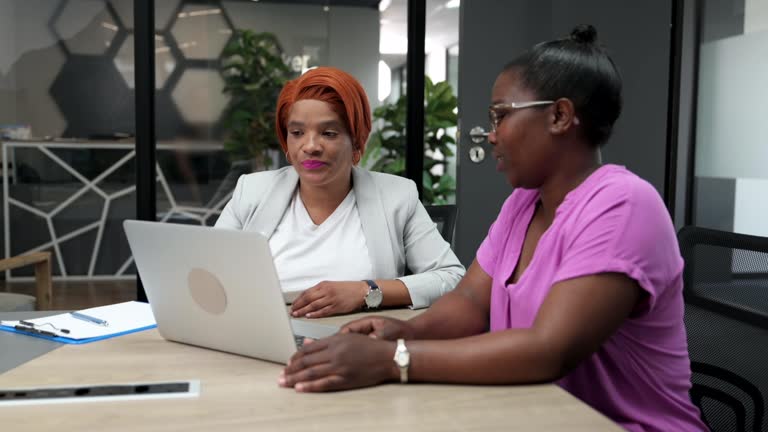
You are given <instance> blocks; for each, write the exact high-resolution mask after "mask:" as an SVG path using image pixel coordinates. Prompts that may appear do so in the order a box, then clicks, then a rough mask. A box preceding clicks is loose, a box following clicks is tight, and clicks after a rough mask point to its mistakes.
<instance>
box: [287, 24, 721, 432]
mask: <svg viewBox="0 0 768 432" xmlns="http://www.w3.org/2000/svg"><path fill="white" fill-rule="evenodd" d="M620 111H621V79H620V77H619V74H618V72H617V70H616V67H615V65H614V63H613V61H612V60H611V59H610V57H609V56H608V55H607V54H606V52H605V51H604V50H603V48H601V47H600V46H599V45H598V44H597V43H596V32H595V29H594V28H593V27H592V26H579V27H577V28H576V29H575V30H574V31H573V32H572V34H571V36H570V37H568V38H565V39H559V40H554V41H550V42H546V43H541V44H538V45H536V46H534V47H533V48H532V49H531V50H529V51H527V52H525V53H524V54H522V55H521V56H520V57H518V58H516V59H515V60H513V61H512V62H511V63H509V64H508V65H507V66H506V67H505V68H504V70H503V71H502V72H501V74H499V76H498V77H497V79H496V82H495V84H494V86H493V91H492V100H491V106H490V120H491V133H490V135H489V136H488V140H489V141H490V142H491V144H493V146H494V151H493V154H494V156H495V158H496V160H497V166H496V168H497V170H498V171H500V172H502V173H503V174H504V175H505V176H506V179H507V181H508V182H509V183H510V184H511V185H512V186H513V187H515V190H514V192H513V193H512V195H511V196H510V197H509V198H508V199H507V200H506V202H505V203H504V205H503V207H502V209H501V212H500V213H499V215H498V217H497V219H496V221H495V222H494V224H493V225H492V226H491V228H490V230H489V232H488V236H487V237H486V238H485V240H484V241H483V243H482V245H481V246H480V248H479V250H478V252H477V257H476V259H475V261H474V262H473V263H472V265H471V267H470V268H469V270H468V271H467V273H466V275H465V276H464V278H463V279H462V281H461V282H460V283H459V285H458V287H457V288H456V290H455V291H453V292H450V293H448V294H446V295H445V296H443V297H442V298H441V299H440V300H438V301H437V302H436V303H435V304H434V305H433V306H432V307H431V308H430V309H429V310H427V311H426V312H424V313H423V314H421V315H419V316H418V317H416V318H414V319H412V320H410V321H407V322H402V321H397V320H393V319H388V318H378V317H377V318H365V319H362V320H358V321H355V322H352V323H350V324H348V325H346V326H345V327H344V328H343V329H342V332H341V334H339V335H336V336H333V337H331V338H328V339H323V340H319V341H315V342H313V343H310V344H307V345H305V347H304V348H303V349H302V350H301V351H300V352H299V353H297V354H296V355H295V356H294V357H293V358H292V360H291V362H290V363H289V365H288V366H287V367H286V368H285V370H284V372H283V374H282V375H281V376H280V380H279V381H280V384H281V385H283V386H286V387H293V388H295V389H296V390H298V391H309V392H311V391H326V390H338V389H346V388H354V387H361V386H367V385H374V384H377V383H381V382H386V381H393V380H401V381H430V382H452V383H472V384H514V383H534V382H551V381H554V382H557V384H559V385H560V386H561V387H563V388H564V389H566V390H567V391H569V392H571V393H572V394H573V395H575V396H576V397H578V398H580V399H581V400H583V401H584V402H586V403H588V404H589V405H591V406H592V407H594V408H595V409H597V410H599V411H600V412H602V413H603V414H605V415H606V416H608V417H610V418H611V419H613V420H614V421H616V422H617V423H619V424H621V425H622V426H623V427H625V428H627V429H629V430H632V431H672V430H674V431H698V430H705V429H706V427H705V425H704V424H703V423H702V422H701V420H700V414H699V411H698V409H697V408H696V407H695V406H694V405H693V404H692V403H691V401H690V398H689V396H688V390H689V388H690V386H691V382H690V378H691V371H690V362H689V359H688V351H687V343H686V334H685V327H684V325H683V299H682V268H683V261H682V259H681V257H680V253H679V249H678V245H677V241H676V237H675V232H674V228H673V226H672V222H671V220H670V217H669V214H668V213H667V210H666V208H665V206H664V203H663V202H662V200H661V199H660V197H659V195H658V193H657V192H656V190H655V189H654V188H653V187H652V186H651V185H650V184H648V183H647V182H645V181H644V180H642V179H640V178H639V177H637V176H636V175H634V174H632V173H631V172H629V171H628V170H626V169H625V168H623V167H620V166H616V165H601V163H600V152H599V148H600V146H601V145H603V144H604V143H605V142H606V141H607V139H608V137H609V136H610V133H611V129H612V127H613V124H614V122H615V121H616V119H617V118H618V116H619V113H620ZM489 329H490V332H489V331H488V330H489ZM366 335H367V336H366ZM394 341H397V342H394ZM393 356H394V359H395V361H394V362H393V360H392V359H393Z"/></svg>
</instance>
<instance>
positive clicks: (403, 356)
mask: <svg viewBox="0 0 768 432" xmlns="http://www.w3.org/2000/svg"><path fill="white" fill-rule="evenodd" d="M393 360H395V364H396V365H397V367H398V368H400V382H401V383H407V382H408V366H410V364H411V354H410V353H409V352H408V348H406V347H405V339H398V340H397V348H396V349H395V357H394V359H393Z"/></svg>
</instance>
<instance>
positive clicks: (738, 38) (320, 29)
mask: <svg viewBox="0 0 768 432" xmlns="http://www.w3.org/2000/svg"><path fill="white" fill-rule="evenodd" d="M417 3H421V4H422V5H423V6H424V7H423V10H422V9H419V10H420V14H419V15H420V16H419V17H414V16H409V4H408V0H391V1H388V0H382V1H378V0H359V1H353V0H349V1H328V0H315V1H312V0H295V1H291V0H281V1H277V0H275V1H267V0H261V1H252V0H247V1H234V0H229V1H200V0H155V2H154V4H155V11H154V12H155V13H154V15H155V16H154V28H155V31H154V41H155V47H154V63H155V65H154V66H155V73H154V81H155V83H154V87H155V90H154V105H153V107H152V108H153V110H154V137H155V138H156V142H155V143H154V148H155V153H154V159H155V162H156V164H155V170H156V181H155V182H154V186H155V189H154V193H155V195H156V200H155V202H154V207H155V209H156V219H157V220H161V221H164V222H173V223H187V224H197V225H212V224H213V223H214V222H215V220H216V218H217V217H218V214H219V213H220V211H221V209H222V207H223V206H224V204H226V202H227V200H228V199H229V197H230V196H231V192H232V189H233V187H234V184H235V181H236V179H237V177H238V176H239V175H241V174H243V173H247V172H251V171H254V170H261V169H269V168H276V167H278V166H283V165H285V160H284V159H283V158H282V155H281V152H280V151H279V146H278V144H277V140H276V139H275V138H274V136H273V135H272V130H271V129H270V128H271V123H270V122H271V119H272V117H271V115H273V114H272V112H271V110H272V109H273V107H274V101H275V98H276V95H277V93H276V92H277V91H279V88H280V85H281V83H282V82H284V81H285V80H286V79H291V78H293V77H296V76H298V75H299V74H301V73H302V72H304V71H306V70H308V69H309V68H312V67H316V66H321V65H330V66H336V67H339V68H341V69H344V70H346V71H348V72H350V73H351V74H353V75H354V76H356V77H357V78H358V79H359V80H360V81H361V82H362V84H363V86H364V87H365V89H366V91H367V93H368V95H369V98H370V102H371V104H372V106H373V108H374V109H375V114H374V120H375V122H374V132H373V134H372V137H371V141H370V142H369V151H368V154H367V155H366V158H365V159H364V161H363V164H364V166H366V167H369V168H371V169H377V170H383V171H387V172H392V173H396V174H400V175H409V174H408V172H407V170H406V165H408V164H409V163H412V156H411V155H412V154H413V152H410V153H409V152H408V151H407V147H409V146H410V147H413V146H418V147H419V148H423V149H424V151H423V160H421V161H418V163H419V164H420V165H421V166H420V168H421V169H419V170H418V171H416V172H417V173H420V175H418V174H417V176H414V175H413V171H411V174H410V176H411V177H415V178H414V179H415V180H419V183H420V184H421V187H422V197H423V200H424V202H425V203H428V204H449V205H455V206H456V207H457V209H458V219H457V225H456V233H457V234H456V240H457V242H461V247H462V248H464V250H469V251H471V250H473V249H474V248H475V247H476V246H477V244H479V240H481V239H479V240H478V238H477V237H478V234H477V232H478V230H486V229H487V226H488V221H491V220H492V219H493V217H494V216H495V211H496V210H498V208H499V207H500V205H501V200H497V199H496V198H495V195H494V196H492V197H491V198H488V199H490V200H491V201H493V202H490V203H487V206H488V208H492V209H493V210H492V211H486V213H487V215H486V216H485V219H483V220H482V221H480V220H477V218H474V217H473V216H472V215H473V214H472V213H471V211H469V210H468V209H467V210H466V211H464V209H465V208H466V207H467V206H474V202H472V201H471V200H470V199H469V198H467V199H463V197H464V196H465V195H463V194H462V192H461V191H462V187H464V190H465V192H466V191H467V190H470V189H471V188H470V187H469V186H466V185H468V184H469V183H470V182H471V181H472V180H471V179H470V178H469V176H468V175H467V174H465V176H464V177H462V165H463V164H465V166H467V167H468V166H469V164H471V163H472V162H470V161H469V159H468V157H467V154H468V151H469V149H470V147H472V146H474V144H475V143H473V142H472V141H471V139H470V137H469V135H468V134H469V129H470V128H471V127H474V126H475V125H476V124H475V122H474V121H473V122H470V121H469V118H470V117H469V114H470V113H463V112H461V111H460V108H461V107H462V106H464V105H463V104H464V102H463V101H464V100H466V99H467V98H470V97H475V98H483V99H484V100H485V99H487V98H488V94H489V93H490V87H488V88H487V89H486V90H485V91H486V94H482V91H483V90H480V91H478V90H477V88H475V87H474V86H473V87H469V86H468V85H466V84H465V83H467V82H468V81H465V80H466V79H467V77H468V76H471V75H470V73H469V72H468V73H467V74H466V75H465V76H464V77H461V78H462V79H460V74H459V72H460V70H461V71H465V70H469V69H468V68H469V66H470V65H469V64H466V63H462V58H463V57H462V52H460V50H459V48H460V46H461V47H462V48H463V47H465V46H469V45H464V40H465V38H469V37H470V35H469V33H468V34H467V35H465V34H461V33H460V29H466V30H467V31H469V29H472V28H481V27H480V26H478V23H477V22H474V21H473V22H470V19H472V18H471V17H473V16H475V17H476V16H479V14H481V13H485V14H493V13H494V12H495V11H496V9H497V8H498V9H500V10H501V9H503V10H504V11H508V10H510V9H514V8H515V7H517V6H518V5H519V6H520V7H521V10H523V8H522V6H523V5H524V4H526V3H531V2H525V1H522V2H502V1H499V2H492V1H480V2H477V1H468V0H465V1H464V2H460V1H458V0H427V1H421V2H417ZM541 3H546V4H547V7H551V8H552V10H553V12H552V16H555V15H556V13H555V10H556V9H557V8H558V6H563V5H564V4H566V3H568V4H571V5H576V6H569V7H578V5H579V4H580V3H584V4H587V3H588V4H589V5H590V7H595V5H599V3H600V2H599V1H594V0H590V1H579V0H576V1H570V2H562V1H561V2H558V1H552V2H541ZM602 3H616V2H608V1H607V0H606V1H603V2H602ZM619 3H621V2H619ZM651 3H653V4H654V5H655V6H654V7H657V8H661V9H666V10H667V13H668V16H665V17H664V18H663V20H662V24H664V25H662V26H660V27H654V29H656V28H661V29H662V30H660V31H661V32H662V33H661V35H660V36H661V37H660V40H661V41H662V42H663V43H664V44H665V45H666V46H667V48H666V49H668V50H669V53H670V54H669V55H661V56H660V57H661V59H662V60H663V62H664V63H663V65H664V67H666V68H668V69H669V74H668V75H665V78H664V82H662V83H659V82H658V81H649V84H648V85H649V86H655V87H653V88H649V89H643V88H636V87H635V88H628V89H627V91H628V92H631V91H639V92H644V91H650V90H653V89H657V90H658V91H659V92H660V93H659V94H660V95H662V96H663V97H662V99H663V100H664V103H662V104H660V105H657V106H634V108H635V111H636V113H639V114H638V115H636V116H635V118H637V119H640V120H641V121H642V120H643V119H644V118H645V119H646V121H649V122H651V121H653V119H655V118H659V116H660V117H661V118H662V119H666V121H667V124H666V125H661V126H660V128H661V129H663V130H666V131H667V133H666V142H661V141H663V140H664V138H665V137H664V134H662V135H661V136H659V137H651V138H653V139H655V138H659V140H658V141H659V142H658V143H657V144H658V145H659V146H661V147H663V148H664V152H665V153H666V155H659V158H658V160H657V161H652V162H651V163H652V164H653V163H655V164H656V165H657V166H658V167H659V168H658V170H659V171H658V172H659V175H658V176H656V178H653V179H651V178H649V181H651V182H652V183H653V184H654V185H655V186H656V187H657V188H658V189H659V192H660V193H661V194H662V195H663V196H664V198H665V201H666V202H667V204H668V206H669V208H670V212H671V216H672V218H673V220H674V222H675V225H676V227H677V228H681V227H682V226H684V225H696V226H701V227H708V228H714V229H719V230H724V231H732V232H738V233H745V234H752V235H758V236H768V222H766V219H765V216H764V215H765V214H766V213H768V199H766V195H768V194H767V192H766V191H768V174H766V170H765V169H764V167H765V166H766V165H767V164H768V146H767V145H765V143H764V142H763V141H764V140H765V139H766V138H765V137H766V136H768V133H766V132H768V131H766V128H768V123H766V122H765V121H764V120H763V119H762V117H763V116H762V110H761V107H762V104H761V101H762V100H764V99H765V97H766V96H768V94H766V93H768V87H766V86H765V85H763V83H762V81H763V77H764V76H766V75H768V56H766V55H762V54H761V53H762V52H763V50H761V48H762V47H763V46H765V44H766V43H767V42H768V3H766V2H765V1H763V0H699V1H673V2H669V1H666V0H654V1H652V2H649V4H651ZM412 7H413V5H411V9H410V10H414V9H412ZM614 7H630V6H629V5H628V4H626V5H623V6H621V5H619V6H614ZM133 8H134V2H133V1H132V0H0V130H1V131H2V132H1V133H2V139H1V141H2V158H3V160H2V162H3V163H2V176H3V190H2V204H3V211H2V214H0V219H1V220H2V226H3V233H2V235H1V236H0V249H1V250H2V251H3V254H4V256H5V257H12V256H17V255H20V254H23V253H26V252H31V251H41V250H47V251H50V252H51V253H52V257H53V275H54V280H55V285H54V303H53V307H54V308H61V309H73V308H82V307H86V306H91V305H96V304H103V303H111V302H115V301H121V300H123V299H126V300H127V299H132V298H135V296H136V269H135V267H134V265H133V260H132V258H131V256H130V251H129V250H128V246H127V242H126V239H125V236H124V234H123V232H122V221H123V220H125V219H132V218H135V217H136V215H137V183H139V179H137V177H136V170H137V165H140V164H142V163H146V161H145V160H142V159H141V152H139V156H137V148H136V146H137V140H136V139H135V138H134V137H136V136H137V135H141V133H142V131H141V130H137V124H142V123H141V122H139V121H137V119H136V113H137V94H136V93H137V91H140V90H139V89H138V88H137V80H136V74H135V70H136V66H137V64H138V63H140V62H141V59H139V58H137V54H136V53H135V52H134V40H135V37H136V34H135V29H134V14H133V12H134V9H133ZM470 8H472V9H470ZM417 9H418V8H417ZM601 10H602V9H601ZM422 13H423V14H422ZM602 13H603V17H602V18H603V19H610V18H611V15H610V11H608V12H602ZM473 14H474V15H473ZM418 19H423V20H424V21H423V24H421V25H422V26H423V29H424V38H423V41H420V40H419V41H413V40H411V41H409V40H408V39H407V35H408V31H409V25H411V26H413V25H414V21H417V22H418ZM553 20H554V19H553ZM664 20H667V22H671V23H672V24H673V26H672V31H669V29H668V28H667V29H666V30H663V29H664V28H665V25H666V22H664ZM409 21H410V22H409ZM642 24H643V23H642V22H641V23H638V25H640V26H642ZM554 27H556V26H554V25H553V31H554V30H557V31H558V34H564V32H567V30H569V29H568V28H563V29H559V28H558V29H554ZM597 28H598V33H599V34H601V35H602V34H603V33H602V32H601V27H600V25H597ZM503 30H504V31H505V32H507V33H508V35H509V38H510V39H515V38H518V36H519V35H517V34H516V32H525V31H526V29H525V28H518V27H514V26H510V27H509V28H508V29H503ZM665 31H666V32H668V33H664V32H665ZM471 37H472V38H473V39H474V40H478V39H479V38H482V37H483V35H482V34H473V35H472V36H471ZM634 37H635V38H639V39H640V40H641V41H642V40H643V39H644V38H645V39H650V38H651V36H649V35H646V34H642V33H638V34H635V35H634ZM492 42H493V43H500V41H498V40H494V41H492ZM603 42H605V43H606V44H608V45H609V46H610V44H611V40H610V39H608V40H605V39H603ZM422 44H423V46H424V57H423V64H421V62H416V64H415V65H413V64H409V62H408V59H409V56H408V53H409V51H408V50H409V46H410V47H413V46H421V45H422ZM477 51H478V50H473V51H472V52H471V53H464V54H465V56H464V58H471V59H472V62H473V64H475V63H477V61H476V60H475V58H476V57H478V56H479V55H480V56H493V55H494V51H493V50H491V49H489V50H488V51H487V52H477ZM618 54H619V53H617V55H618ZM623 55H624V56H631V55H632V53H626V52H625V53H623ZM410 58H414V57H413V56H411V57H410ZM240 60H243V61H255V62H261V64H263V70H264V74H263V75H260V76H258V77H251V78H252V81H250V82H248V83H247V84H249V85H244V84H243V80H242V79H240V78H242V76H241V74H239V72H238V71H237V70H236V69H233V68H231V67H230V66H231V65H232V64H233V63H236V62H238V61H240ZM503 63H504V62H503V61H502V62H501V63H500V64H503ZM619 66H620V67H621V66H622V64H621V63H620V62H619ZM409 67H411V68H414V71H415V72H416V73H422V72H423V75H424V76H426V77H427V78H428V79H427V80H426V81H427V82H426V84H425V85H426V88H427V91H426V96H425V101H424V102H425V104H424V113H423V115H424V133H423V135H424V137H425V138H424V140H422V141H421V142H414V141H413V140H411V141H409V142H408V144H407V145H406V141H407V140H406V135H407V131H406V130H407V127H408V125H406V119H407V118H410V117H408V115H409V113H408V112H407V111H408V104H407V103H406V101H407V98H408V96H409V94H410V95H411V96H413V94H414V93H413V92H412V89H409V88H408V85H407V83H408V80H407V76H408V69H409ZM422 69H423V71H422ZM628 72H630V71H628ZM412 73H414V72H413V71H412ZM473 73H474V72H473ZM460 84H461V86H462V87H467V88H465V93H462V88H460ZM632 85H633V86H637V85H638V83H636V82H634V83H632ZM419 92H421V89H419ZM486 103H487V102H486ZM632 103H633V101H632V100H631V99H630V100H628V101H627V104H632ZM140 108H141V107H140ZM480 111H482V110H480ZM139 112H141V110H139ZM642 113H646V114H647V115H646V116H645V117H643V115H642ZM659 113H661V114H659ZM664 113H670V114H669V115H667V114H664ZM465 114H466V115H467V117H464V115H465ZM472 115H474V116H475V117H479V118H485V116H486V114H485V112H484V111H482V112H478V113H472ZM463 121H466V124H465V123H462V122H463ZM460 125H462V127H459V126H460ZM484 126H485V127H486V128H487V121H486V124H485V125H484ZM619 127H621V125H619ZM670 131H671V132H670ZM662 132H663V131H662ZM420 135H421V134H420ZM456 137H458V144H456V142H455V141H456V140H455V138H456ZM636 139H638V140H639V142H642V140H643V137H636ZM482 145H485V146H486V147H485V149H486V151H487V152H488V153H490V148H489V147H488V146H487V143H485V144H482ZM610 145H611V144H610V143H609V146H610ZM609 149H610V147H608V148H607V150H606V155H605V156H606V158H605V161H606V162H616V161H618V162H622V163H625V164H626V165H628V166H629V167H630V168H633V166H632V161H631V160H629V161H627V160H626V158H630V155H631V152H630V153H625V154H623V155H620V154H617V153H616V152H615V151H614V150H609ZM634 151H640V152H642V151H643V150H642V149H635V150H634ZM419 152H421V150H419V151H418V152H417V153H419ZM612 152H613V153H612ZM630 159H631V158H630ZM417 160H418V159H417ZM409 161H410V162H409ZM485 168H487V170H488V171H491V172H489V176H490V175H493V173H492V168H490V166H487V167H485ZM640 171H642V170H640ZM466 172H467V171H465V173H466ZM640 174H641V175H642V174H643V173H642V172H640ZM418 177H421V178H420V179H419V178H418ZM496 181H497V182H501V180H500V179H496ZM150 182H151V181H150ZM463 185H464V186H463ZM508 192H509V191H505V192H504V193H508ZM496 201H498V202H496ZM477 227H480V228H477ZM465 233H472V234H471V235H470V234H465ZM457 253H458V254H459V256H460V258H461V259H462V261H467V259H468V258H469V259H471V253H468V252H462V251H458V252H457ZM465 263H466V262H465ZM32 276H33V273H32V270H31V269H24V268H21V269H15V270H12V271H7V272H5V273H4V274H3V275H2V278H3V279H4V283H3V288H2V289H3V290H10V291H19V292H24V291H25V290H28V289H30V288H29V287H30V286H31V282H30V281H31V279H32Z"/></svg>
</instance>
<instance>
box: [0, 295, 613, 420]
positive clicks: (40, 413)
mask: <svg viewBox="0 0 768 432" xmlns="http://www.w3.org/2000/svg"><path fill="white" fill-rule="evenodd" d="M415 313H418V312H414V311H408V310H397V311H388V312H387V313H386V314H387V315H390V316H400V317H404V318H405V317H408V316H411V315H413V314H415ZM352 318H354V317H352ZM349 319H350V317H349V316H347V317H334V318H327V319H323V320H318V321H320V322H323V323H325V324H337V325H338V324H341V323H343V322H346V321H347V320H349ZM281 367H282V366H281V365H277V364H272V363H267V362H263V361H259V360H254V359H251V358H247V357H241V356H236V355H230V354H226V353H221V352H217V351H212V350H206V349H202V348H196V347H193V346H188V345H183V344H178V343H174V342H168V341H165V340H163V339H162V338H161V337H160V335H159V334H158V333H157V331H156V330H151V331H145V332H141V333H135V334H131V335H127V336H122V337H118V338H115V339H108V340H104V341H100V342H96V343H91V344H86V345H67V346H63V347H61V348H60V349H57V350H55V351H52V352H50V353H48V354H46V355H44V356H42V357H39V358H36V359H34V360H32V361H30V362H28V363H26V364H24V365H22V366H20V367H18V368H16V369H13V370H11V371H9V372H6V373H5V374H2V375H0V387H3V388H14V387H17V388H18V387H32V386H55V385H72V384H103V383H125V382H137V381H171V380H191V379H199V380H200V382H201V390H200V397H199V398H194V399H166V400H154V401H146V402H145V401H126V402H97V403H81V404H61V405H37V406H30V407H0V425H3V429H5V428H6V427H9V428H8V430H13V431H56V430H60V431H86V430H103V431H131V432H132V431H135V430H142V431H144V430H153V431H178V430H184V431H216V432H223V431H239V430H247V431H260V430H266V431H272V430H279V431H280V432H289V431H300V432H307V431H326V430H328V431H331V430H332V431H360V430H363V431H366V432H372V431H386V432H401V431H439V432H444V431H460V430H494V431H495V430H502V429H503V430H507V431H561V430H562V431H619V430H621V429H620V428H619V427H618V426H617V425H615V424H614V423H612V422H611V421H610V420H608V419H607V418H605V417H603V416H602V415H601V414H599V413H597V412H596V411H594V410H593V409H591V408H590V407H588V406H587V405H585V404H583V403H582V402H581V401H579V400H577V399H576V398H574V397H573V396H571V395H570V394H568V393H567V392H565V391H564V390H562V389H560V388H559V387H557V386H555V385H552V384H545V385H535V386H456V385H427V384H408V385H400V384H388V385H382V386H378V387H373V388H367V389H361V390H353V391H345V392H338V393H326V394H300V393H296V392H294V391H293V390H291V389H284V388H279V387H278V386H277V376H278V374H279V372H280V370H281Z"/></svg>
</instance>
